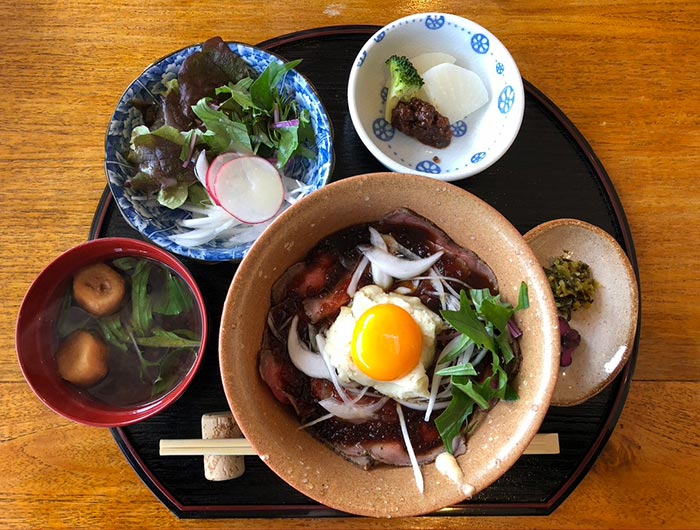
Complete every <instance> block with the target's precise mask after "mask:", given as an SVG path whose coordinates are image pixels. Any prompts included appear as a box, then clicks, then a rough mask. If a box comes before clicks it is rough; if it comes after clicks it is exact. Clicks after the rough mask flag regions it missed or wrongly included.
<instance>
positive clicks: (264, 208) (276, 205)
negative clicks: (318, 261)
mask: <svg viewBox="0 0 700 530" xmlns="http://www.w3.org/2000/svg"><path fill="white" fill-rule="evenodd" d="M221 156H223V155H221ZM215 162H216V160H215ZM213 165H214V164H213V163H212V166H213ZM211 188H212V192H210V194H212V195H214V196H215V197H216V200H218V203H219V205H220V206H221V207H222V208H224V209H225V210H226V211H227V212H228V213H230V214H231V215H233V216H234V217H235V218H236V219H238V220H240V221H242V222H244V223H248V224H256V223H262V222H263V221H267V220H268V219H270V218H272V217H274V215H275V214H276V213H277V212H278V211H279V209H280V207H281V206H282V201H283V200H284V185H283V184H282V177H281V176H280V174H279V173H278V172H277V168H275V166H273V165H272V164H271V163H270V162H268V161H267V160H265V159H264V158H260V157H258V156H238V157H234V158H232V159H231V160H229V161H227V162H225V163H224V164H223V165H221V167H220V168H219V170H218V171H217V172H216V174H215V175H214V180H213V182H212V184H211Z"/></svg>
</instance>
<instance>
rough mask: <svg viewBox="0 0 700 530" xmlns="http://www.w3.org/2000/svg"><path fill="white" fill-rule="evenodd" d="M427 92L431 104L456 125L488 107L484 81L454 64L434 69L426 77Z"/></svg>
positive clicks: (424, 88)
mask: <svg viewBox="0 0 700 530" xmlns="http://www.w3.org/2000/svg"><path fill="white" fill-rule="evenodd" d="M423 81H425V84H424V85H423V91H424V93H425V96H426V97H427V101H428V103H431V104H432V105H433V106H434V107H435V108H436V109H437V111H438V112H439V113H440V114H442V115H443V116H446V117H447V118H448V119H449V120H450V123H455V122H457V121H459V120H461V119H463V118H464V117H465V116H468V115H469V114H471V113H472V112H474V111H475V110H477V109H480V108H481V107H482V106H484V105H485V104H486V103H487V102H488V100H489V94H488V92H487V90H486V87H485V86H484V83H483V81H482V80H481V78H480V77H479V76H478V75H477V74H475V73H474V72H472V71H471V70H467V69H466V68H462V67H461V66H457V65H455V64H450V63H442V64H438V65H437V66H433V67H432V68H430V69H429V70H427V71H426V72H425V73H424V74H423Z"/></svg>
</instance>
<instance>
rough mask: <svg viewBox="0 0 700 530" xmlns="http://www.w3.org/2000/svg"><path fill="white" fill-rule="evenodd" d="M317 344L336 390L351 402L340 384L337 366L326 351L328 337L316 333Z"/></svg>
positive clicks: (342, 397) (347, 401) (345, 400)
mask: <svg viewBox="0 0 700 530" xmlns="http://www.w3.org/2000/svg"><path fill="white" fill-rule="evenodd" d="M316 344H318V351H320V352H321V358H322V359H323V362H324V363H325V364H326V369H327V370H328V373H329V374H330V379H331V381H332V382H333V386H334V387H335V390H336V392H338V395H339V396H340V398H341V399H342V400H343V401H344V402H346V403H349V402H351V401H352V400H351V399H350V398H349V397H348V395H347V394H346V393H345V390H344V389H343V386H342V385H341V384H340V381H339V380H338V374H337V373H336V371H335V368H333V365H331V360H330V358H329V357H328V354H327V353H326V338H325V337H324V336H323V335H322V334H321V333H319V334H318V335H316Z"/></svg>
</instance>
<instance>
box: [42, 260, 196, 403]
mask: <svg viewBox="0 0 700 530" xmlns="http://www.w3.org/2000/svg"><path fill="white" fill-rule="evenodd" d="M57 331H58V336H59V347H58V351H57V352H56V363H57V369H58V371H59V375H60V376H61V377H62V378H63V379H64V380H66V381H67V382H68V383H71V384H73V385H75V386H76V387H78V388H80V389H81V391H82V392H85V393H86V394H88V395H90V396H91V397H92V398H94V399H96V400H98V401H101V402H103V403H105V404H107V405H110V406H116V407H126V406H133V405H138V404H141V403H146V402H149V401H152V400H153V399H157V398H159V397H161V396H164V395H165V394H167V393H168V392H170V391H171V390H172V389H173V388H175V386H177V384H178V383H179V382H180V381H181V380H182V379H183V378H184V377H185V376H186V375H187V373H188V372H189V371H190V369H191V368H192V366H193V364H194V361H195V359H196V357H197V355H198V351H199V346H200V343H201V338H202V337H201V334H202V322H201V317H200V313H199V311H198V308H197V306H196V302H195V297H194V294H193V293H192V291H191V289H190V288H189V286H188V285H187V283H186V282H185V281H184V280H183V279H182V278H180V276H178V274H177V273H176V272H175V271H173V270H172V269H170V268H169V267H166V266H164V265H161V264H159V263H157V262H155V261H153V260H149V259H139V258H130V257H125V258H119V259H116V260H113V261H111V262H109V263H96V264H93V265H89V266H86V267H84V268H83V269H80V270H79V271H78V272H77V273H76V274H75V275H74V277H73V281H72V283H71V286H70V288H69V289H68V292H67V293H66V295H65V298H64V301H63V307H62V311H61V316H60V319H59V323H58V330H57Z"/></svg>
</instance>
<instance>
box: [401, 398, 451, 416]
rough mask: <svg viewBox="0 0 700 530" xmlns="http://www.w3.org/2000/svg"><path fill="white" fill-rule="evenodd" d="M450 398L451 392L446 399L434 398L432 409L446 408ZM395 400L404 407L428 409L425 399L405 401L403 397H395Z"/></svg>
mask: <svg viewBox="0 0 700 530" xmlns="http://www.w3.org/2000/svg"><path fill="white" fill-rule="evenodd" d="M451 400H452V393H451V392H450V395H449V396H448V397H447V398H446V399H442V400H439V401H438V400H436V401H435V402H434V403H433V404H432V410H442V409H446V408H447V407H448V406H449V404H450V401H451ZM396 402H397V403H401V405H402V406H404V407H406V408H407V409H413V410H428V406H430V405H429V403H428V401H425V399H424V400H423V401H406V400H403V399H397V400H396ZM432 410H431V411H432ZM426 421H427V420H426Z"/></svg>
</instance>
